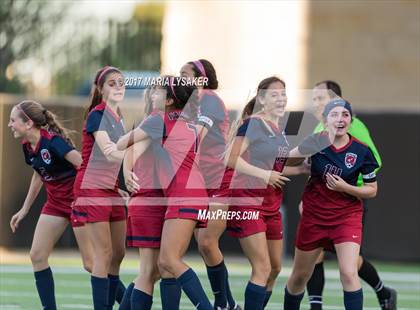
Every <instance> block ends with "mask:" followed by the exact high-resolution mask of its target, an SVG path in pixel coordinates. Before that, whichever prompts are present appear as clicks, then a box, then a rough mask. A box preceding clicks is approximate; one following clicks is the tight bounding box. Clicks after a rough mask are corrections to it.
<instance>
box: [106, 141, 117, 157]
mask: <svg viewBox="0 0 420 310" xmlns="http://www.w3.org/2000/svg"><path fill="white" fill-rule="evenodd" d="M116 151H117V145H116V144H115V143H113V142H108V143H107V144H106V145H105V147H104V155H105V156H110V155H111V154H112V153H113V152H116Z"/></svg>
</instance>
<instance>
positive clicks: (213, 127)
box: [181, 59, 240, 310]
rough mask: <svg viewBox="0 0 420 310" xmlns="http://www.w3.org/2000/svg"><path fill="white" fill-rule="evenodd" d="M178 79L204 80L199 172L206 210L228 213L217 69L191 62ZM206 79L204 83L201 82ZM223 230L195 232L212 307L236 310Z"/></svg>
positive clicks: (210, 227)
mask: <svg viewBox="0 0 420 310" xmlns="http://www.w3.org/2000/svg"><path fill="white" fill-rule="evenodd" d="M181 76H182V77H185V78H188V79H193V78H200V77H201V78H203V84H202V85H197V88H198V90H199V92H198V95H199V103H198V104H199V113H198V118H197V127H198V130H199V133H200V137H201V139H202V142H201V143H200V170H201V173H202V174H203V177H204V181H205V182H206V189H207V193H208V195H209V198H210V205H209V211H217V210H223V211H227V210H228V208H229V207H228V204H227V202H226V201H224V200H226V198H227V197H229V193H230V192H229V185H230V179H231V177H232V170H231V169H228V170H227V169H226V165H225V164H224V161H223V155H224V153H225V151H226V140H227V135H228V131H229V116H228V113H227V110H226V107H225V104H224V103H223V101H222V99H220V97H219V96H218V95H217V94H216V93H215V92H214V90H216V89H217V88H218V84H219V82H218V81H217V75H216V70H215V69H214V67H213V65H212V64H211V63H210V62H209V61H208V60H205V59H200V60H196V61H190V62H188V63H186V64H185V65H184V66H183V67H182V68H181ZM204 78H206V79H207V80H204ZM225 229H226V220H225V219H222V218H219V219H215V220H211V221H209V222H208V224H207V227H206V228H203V229H199V230H198V231H197V232H196V239H197V242H198V249H199V251H200V254H201V256H202V257H203V259H204V262H205V264H206V268H207V275H208V278H209V280H210V284H211V288H212V291H213V292H217V293H216V294H214V297H215V300H214V308H215V309H218V308H220V309H225V308H227V306H228V305H229V307H230V309H236V310H239V309H240V306H239V305H237V304H236V302H235V300H234V299H233V297H232V293H231V291H230V287H229V281H228V271H227V269H226V266H225V263H224V260H223V254H222V252H221V251H220V249H219V239H220V237H221V235H222V234H223V232H224V231H225Z"/></svg>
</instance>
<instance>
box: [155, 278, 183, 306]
mask: <svg viewBox="0 0 420 310" xmlns="http://www.w3.org/2000/svg"><path fill="white" fill-rule="evenodd" d="M160 299H161V301H162V310H178V309H179V303H180V300H181V287H180V286H179V285H178V282H176V279H175V278H166V279H164V278H162V280H160Z"/></svg>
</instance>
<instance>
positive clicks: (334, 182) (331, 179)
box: [326, 173, 348, 192]
mask: <svg viewBox="0 0 420 310" xmlns="http://www.w3.org/2000/svg"><path fill="white" fill-rule="evenodd" d="M326 180H327V187H328V188H329V189H330V190H332V191H336V192H345V191H346V187H347V185H348V184H347V182H346V181H344V180H343V179H342V178H341V177H339V176H338V175H333V174H331V173H327V175H326Z"/></svg>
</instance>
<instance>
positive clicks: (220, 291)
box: [206, 261, 227, 308]
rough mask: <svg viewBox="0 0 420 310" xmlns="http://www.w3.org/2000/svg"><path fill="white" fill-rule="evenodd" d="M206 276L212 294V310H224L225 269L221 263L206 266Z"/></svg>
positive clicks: (225, 303) (225, 299)
mask: <svg viewBox="0 0 420 310" xmlns="http://www.w3.org/2000/svg"><path fill="white" fill-rule="evenodd" d="M206 268H207V276H208V278H209V281H210V285H211V289H212V291H213V294H214V308H216V307H220V308H226V306H227V297H226V279H225V278H226V267H225V264H224V262H223V261H222V262H221V263H220V264H218V265H216V266H211V267H210V266H206Z"/></svg>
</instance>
